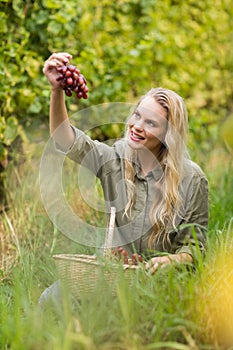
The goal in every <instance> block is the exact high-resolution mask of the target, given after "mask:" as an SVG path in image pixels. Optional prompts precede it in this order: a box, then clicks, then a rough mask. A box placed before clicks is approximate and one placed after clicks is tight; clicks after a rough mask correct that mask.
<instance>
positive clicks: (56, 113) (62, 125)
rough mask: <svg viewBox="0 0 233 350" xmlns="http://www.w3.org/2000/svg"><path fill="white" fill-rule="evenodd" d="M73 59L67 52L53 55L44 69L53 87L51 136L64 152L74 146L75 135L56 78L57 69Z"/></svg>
mask: <svg viewBox="0 0 233 350" xmlns="http://www.w3.org/2000/svg"><path fill="white" fill-rule="evenodd" d="M71 57H72V56H71V55H70V54H68V53H67V52H60V53H53V54H52V55H51V56H50V57H49V58H48V59H47V61H46V62H45V64H44V69H43V73H44V74H45V76H46V77H47V79H48V81H49V83H50V86H51V95H50V135H51V136H52V137H53V138H54V140H55V141H56V142H57V143H58V144H59V145H60V146H61V147H62V148H63V149H64V150H68V149H69V148H70V147H71V146H72V145H73V143H74V140H75V135H74V132H73V129H72V128H71V127H70V122H69V118H68V114H67V109H66V104H65V97H64V91H63V90H62V88H61V87H60V84H59V82H58V81H57V80H56V78H57V76H58V72H57V67H59V66H62V65H64V64H67V63H69V60H70V59H71Z"/></svg>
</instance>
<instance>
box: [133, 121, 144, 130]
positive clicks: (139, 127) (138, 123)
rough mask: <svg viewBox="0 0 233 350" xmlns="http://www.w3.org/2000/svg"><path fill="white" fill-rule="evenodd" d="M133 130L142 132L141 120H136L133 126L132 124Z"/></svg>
mask: <svg viewBox="0 0 233 350" xmlns="http://www.w3.org/2000/svg"><path fill="white" fill-rule="evenodd" d="M134 128H135V129H137V130H143V121H142V120H138V121H137V122H136V123H135V124H134Z"/></svg>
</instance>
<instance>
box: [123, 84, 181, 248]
mask: <svg viewBox="0 0 233 350" xmlns="http://www.w3.org/2000/svg"><path fill="white" fill-rule="evenodd" d="M148 96H150V97H153V98H154V100H155V101H156V102H158V103H159V104H160V105H161V106H162V107H163V108H164V109H165V110H166V111H167V120H168V126H167V131H166V135H165V140H164V142H163V143H162V144H161V151H160V155H159V159H158V161H159V163H160V166H161V167H162V169H163V175H162V176H161V178H160V180H159V181H158V182H157V183H155V186H156V199H155V201H154V203H153V205H152V207H151V209H150V221H151V224H152V233H151V236H150V238H149V244H148V245H149V248H152V247H153V245H154V243H155V242H157V241H161V242H162V244H163V246H165V245H167V244H170V240H169V234H168V228H169V227H171V226H172V227H175V221H176V218H177V216H178V214H179V211H180V209H181V207H182V201H181V196H180V191H179V186H180V184H181V180H182V178H183V174H184V160H185V157H186V156H187V150H186V138H187V129H188V116H187V110H186V107H185V104H184V101H183V99H182V98H181V97H180V96H179V95H178V94H176V93H175V92H173V91H171V90H168V89H164V88H153V89H151V90H150V91H149V92H148V93H147V94H146V95H144V96H142V98H141V99H140V100H139V102H138V104H137V106H136V108H137V107H138V105H139V104H140V103H141V101H142V100H143V99H144V98H146V97H148ZM128 133H129V128H127V129H126V138H127V136H128ZM135 157H136V151H134V150H132V149H131V148H130V147H129V146H128V147H126V156H125V160H124V163H125V180H126V189H127V195H128V203H127V205H126V208H125V215H127V216H128V217H130V215H131V208H132V206H133V204H134V200H135V183H134V176H135V170H134V160H135ZM157 193H158V195H157Z"/></svg>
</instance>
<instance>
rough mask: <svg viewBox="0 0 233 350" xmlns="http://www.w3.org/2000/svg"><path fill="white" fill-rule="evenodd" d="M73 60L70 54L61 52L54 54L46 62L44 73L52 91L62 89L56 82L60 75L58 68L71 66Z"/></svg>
mask: <svg viewBox="0 0 233 350" xmlns="http://www.w3.org/2000/svg"><path fill="white" fill-rule="evenodd" d="M71 58H72V56H71V55H70V54H69V53H67V52H59V53H53V54H52V55H51V56H50V57H49V58H48V59H47V61H45V64H44V68H43V73H44V75H45V76H46V77H47V79H48V81H49V83H50V85H51V88H52V89H54V90H55V89H58V88H60V83H59V81H57V80H56V78H57V76H58V75H59V73H58V72H57V67H59V66H64V65H66V64H69V61H70V59H71Z"/></svg>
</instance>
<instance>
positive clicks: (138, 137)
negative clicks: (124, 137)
mask: <svg viewBox="0 0 233 350" xmlns="http://www.w3.org/2000/svg"><path fill="white" fill-rule="evenodd" d="M132 135H133V137H134V138H135V139H140V140H142V139H144V137H142V136H138V135H135V134H134V132H132Z"/></svg>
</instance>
